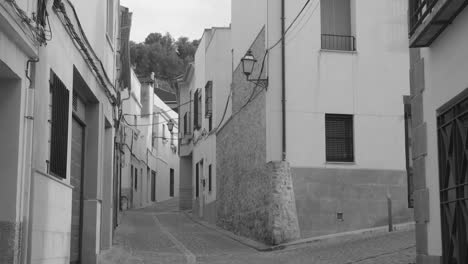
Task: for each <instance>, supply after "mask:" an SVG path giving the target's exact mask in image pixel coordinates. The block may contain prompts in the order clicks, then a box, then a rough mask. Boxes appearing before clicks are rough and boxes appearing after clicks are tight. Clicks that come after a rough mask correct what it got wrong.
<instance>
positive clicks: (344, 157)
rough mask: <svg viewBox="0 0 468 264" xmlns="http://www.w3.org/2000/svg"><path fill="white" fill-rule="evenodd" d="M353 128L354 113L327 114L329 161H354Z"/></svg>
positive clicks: (327, 153)
mask: <svg viewBox="0 0 468 264" xmlns="http://www.w3.org/2000/svg"><path fill="white" fill-rule="evenodd" d="M353 129H354V128H353V116H352V115H335V114H326V115H325V135H326V155H327V161H330V162H353V161H354V142H353V137H354V135H353Z"/></svg>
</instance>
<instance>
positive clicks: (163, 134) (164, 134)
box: [162, 125, 166, 139]
mask: <svg viewBox="0 0 468 264" xmlns="http://www.w3.org/2000/svg"><path fill="white" fill-rule="evenodd" d="M162 137H163V139H166V125H162Z"/></svg>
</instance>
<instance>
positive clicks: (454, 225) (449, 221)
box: [437, 89, 468, 264]
mask: <svg viewBox="0 0 468 264" xmlns="http://www.w3.org/2000/svg"><path fill="white" fill-rule="evenodd" d="M437 114H438V117H437V127H438V143H439V150H438V151H439V184H440V214H441V224H442V263H443V264H465V263H468V251H467V248H468V234H467V226H468V89H466V90H465V91H464V92H463V93H461V94H460V95H458V96H457V97H455V98H454V99H452V100H451V101H449V102H448V103H447V104H446V105H444V106H443V107H442V108H441V109H439V110H438V111H437Z"/></svg>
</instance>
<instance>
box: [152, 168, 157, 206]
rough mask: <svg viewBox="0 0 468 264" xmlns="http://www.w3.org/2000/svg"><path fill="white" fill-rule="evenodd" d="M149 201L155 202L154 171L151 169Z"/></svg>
mask: <svg viewBox="0 0 468 264" xmlns="http://www.w3.org/2000/svg"><path fill="white" fill-rule="evenodd" d="M151 201H152V202H156V172H155V171H151Z"/></svg>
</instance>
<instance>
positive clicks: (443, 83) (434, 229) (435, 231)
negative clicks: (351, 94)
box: [421, 9, 468, 256]
mask: <svg viewBox="0 0 468 264" xmlns="http://www.w3.org/2000/svg"><path fill="white" fill-rule="evenodd" d="M466 25H468V10H467V9H465V10H463V11H462V12H461V13H460V14H459V16H458V17H457V18H456V19H455V20H454V22H453V23H452V24H451V25H449V26H448V27H447V29H446V30H445V31H444V32H443V33H442V34H441V35H440V36H439V37H438V38H437V40H436V41H435V42H434V43H433V44H432V45H431V46H430V48H427V49H421V58H422V59H423V60H424V62H423V63H424V68H423V71H424V72H423V74H424V77H425V80H424V82H423V85H424V84H425V86H423V87H424V91H423V92H422V94H423V100H422V105H423V111H422V117H423V122H425V123H426V126H427V133H426V134H427V141H425V140H424V139H423V142H422V144H424V143H426V142H427V156H426V161H425V164H423V166H424V167H423V169H424V171H425V174H426V176H425V177H424V178H423V179H421V180H422V181H423V182H425V185H426V188H427V189H428V191H429V208H430V209H429V212H428V223H427V229H426V230H427V231H426V232H427V238H426V239H425V240H426V241H422V242H423V243H426V242H427V251H428V254H429V255H432V256H441V254H442V245H441V228H440V227H441V219H440V206H439V204H440V197H439V173H438V171H439V166H438V145H437V120H436V117H437V115H436V110H437V109H438V108H439V107H441V106H442V105H443V104H444V103H446V102H448V101H449V100H450V99H452V98H453V97H455V96H456V95H457V94H459V93H460V92H462V91H463V90H464V89H466V88H467V87H468V77H467V75H466V69H467V68H468V55H467V53H466V52H465V50H466V45H467V43H468V27H467V26H466ZM423 247H424V245H423Z"/></svg>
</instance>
